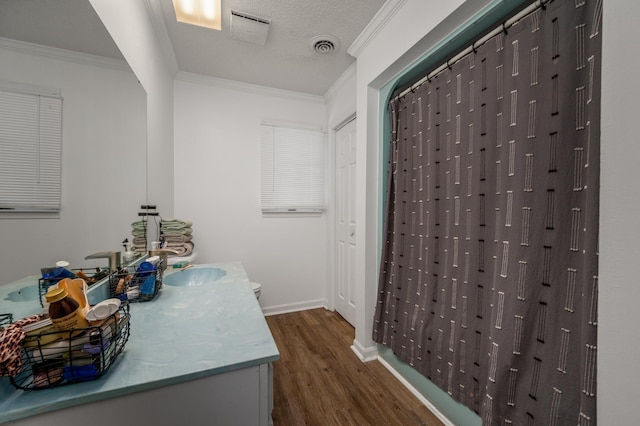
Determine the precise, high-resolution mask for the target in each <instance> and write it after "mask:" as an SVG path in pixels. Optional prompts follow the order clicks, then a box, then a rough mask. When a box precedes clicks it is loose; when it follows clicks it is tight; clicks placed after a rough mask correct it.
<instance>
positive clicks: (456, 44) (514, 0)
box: [378, 0, 532, 426]
mask: <svg viewBox="0 0 640 426" xmlns="http://www.w3.org/2000/svg"><path fill="white" fill-rule="evenodd" d="M531 3H532V1H531V0H495V1H493V2H491V3H490V4H488V5H487V6H486V7H485V8H483V9H482V10H481V11H479V12H478V13H477V14H476V15H474V17H473V19H470V20H469V21H467V22H465V23H463V24H462V25H460V26H459V27H458V28H456V29H455V30H453V31H452V32H451V34H450V35H449V37H447V38H446V39H444V40H442V41H441V42H440V43H438V44H436V45H434V46H432V47H431V48H429V49H428V50H427V51H426V52H425V53H424V54H423V55H422V56H421V57H420V58H419V59H418V60H417V61H415V62H414V63H413V64H412V65H410V66H408V67H407V68H406V69H405V70H404V71H402V72H401V73H399V74H398V75H397V76H396V77H395V78H393V79H392V80H391V81H389V82H388V83H387V84H385V85H384V86H383V87H382V88H380V96H379V99H380V105H379V125H380V128H379V130H380V133H379V134H380V135H381V138H380V144H381V154H382V155H381V156H380V164H379V170H380V173H379V178H380V179H381V185H380V186H379V187H380V188H381V193H380V194H379V195H380V196H379V200H380V205H379V209H380V215H379V217H380V224H379V234H378V243H379V244H378V247H382V245H381V241H382V236H383V233H384V219H385V214H384V210H385V208H386V206H385V203H386V200H387V197H386V194H387V164H388V162H389V144H390V141H391V122H390V121H391V120H390V115H389V108H388V105H389V101H390V100H391V98H392V96H395V95H396V94H397V93H400V92H401V91H402V90H404V89H406V88H408V87H410V86H411V84H413V83H415V82H417V81H418V80H419V79H421V78H422V77H424V76H425V75H427V73H429V72H431V71H432V70H434V69H435V68H437V67H438V66H440V65H441V64H442V63H444V62H445V61H446V60H447V58H451V57H453V56H455V55H456V54H457V53H458V52H460V51H462V50H463V49H465V48H466V47H468V46H470V45H471V43H473V41H474V40H478V39H479V38H480V37H482V36H483V35H484V34H486V33H488V32H489V31H491V30H493V29H494V28H496V27H497V26H498V25H500V24H501V23H502V22H504V21H505V20H506V19H508V18H509V17H510V16H513V15H515V14H516V13H517V12H518V11H520V10H521V9H523V8H524V7H526V6H528V5H529V4H531ZM378 354H379V356H380V357H382V359H384V360H385V361H386V362H387V363H388V364H389V365H391V366H392V367H393V368H394V369H395V370H396V371H397V372H398V373H399V374H400V375H401V376H402V377H403V378H404V379H405V380H407V382H409V383H410V384H411V385H412V386H413V387H414V388H415V389H416V390H417V391H418V392H420V393H421V394H422V395H423V396H424V397H425V398H426V399H427V400H429V401H430V402H431V403H432V404H433V406H434V407H436V408H437V409H438V410H439V411H440V413H442V414H443V415H444V416H445V417H446V418H447V419H449V420H450V421H451V423H452V424H454V425H464V426H480V425H481V424H482V420H481V418H480V417H479V416H478V415H477V414H476V413H474V412H473V411H471V410H469V409H468V408H467V407H465V406H464V405H462V404H460V403H458V402H457V401H455V400H454V399H453V398H451V396H449V394H447V393H446V392H445V391H443V390H442V389H440V388H439V387H437V386H436V385H434V384H433V383H432V382H431V381H430V380H429V379H427V378H426V377H425V376H423V375H422V374H420V373H418V372H417V371H416V370H414V369H413V368H412V367H411V366H410V365H408V364H406V363H404V362H402V361H400V360H399V359H398V358H397V357H396V356H395V355H394V354H393V352H392V351H391V349H389V348H388V347H386V346H383V345H378Z"/></svg>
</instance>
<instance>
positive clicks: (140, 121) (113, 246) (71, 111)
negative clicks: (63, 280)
mask: <svg viewBox="0 0 640 426" xmlns="http://www.w3.org/2000/svg"><path fill="white" fill-rule="evenodd" d="M2 82H5V83H10V84H11V85H12V86H13V85H15V84H18V85H28V86H31V87H33V86H38V87H43V88H50V89H55V90H58V91H59V92H60V94H61V96H62V98H63V125H62V129H63V130H62V140H63V142H62V165H63V168H62V210H61V212H60V214H59V215H55V217H45V216H42V215H40V216H37V215H33V214H32V215H31V216H29V217H25V215H24V214H22V215H21V216H20V215H18V216H17V217H11V218H9V217H7V216H0V235H2V244H0V285H2V284H6V283H9V282H12V281H15V280H17V279H20V278H23V277H26V276H29V275H38V276H39V275H40V269H41V268H46V267H51V266H55V262H56V261H59V260H66V261H68V262H70V267H71V268H94V267H95V266H106V265H107V261H108V260H107V259H92V260H85V259H84V258H85V256H87V255H89V254H92V253H95V252H101V251H108V250H122V251H123V248H122V244H121V243H122V240H123V239H125V238H128V239H129V240H131V223H132V222H134V221H136V220H138V211H139V210H140V206H141V205H142V204H147V202H146V200H147V196H146V193H147V182H146V176H147V146H146V117H147V105H146V103H147V101H146V93H145V91H144V89H143V88H142V86H141V85H140V83H139V82H138V80H137V78H136V76H135V75H134V73H133V72H132V71H131V68H129V66H128V65H127V63H126V61H125V60H124V58H123V56H122V54H121V53H120V51H119V49H118V48H117V46H116V45H115V43H114V42H113V40H112V39H111V37H110V36H109V33H108V31H107V30H106V29H105V28H104V26H103V25H102V22H101V21H100V18H99V17H98V16H97V14H96V13H95V11H94V10H93V8H92V6H91V4H90V3H89V1H88V0H56V1H50V0H2V1H1V2H0V87H1V83H2Z"/></svg>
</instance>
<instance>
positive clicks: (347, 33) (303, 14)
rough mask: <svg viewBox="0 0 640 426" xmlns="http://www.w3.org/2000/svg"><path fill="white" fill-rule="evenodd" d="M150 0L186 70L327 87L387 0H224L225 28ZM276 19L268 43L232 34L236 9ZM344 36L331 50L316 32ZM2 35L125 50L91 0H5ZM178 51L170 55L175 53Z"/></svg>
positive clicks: (0, 3)
mask: <svg viewBox="0 0 640 426" xmlns="http://www.w3.org/2000/svg"><path fill="white" fill-rule="evenodd" d="M126 1H147V3H148V4H149V5H150V9H151V10H154V9H155V10H158V11H159V13H150V17H151V19H153V20H154V21H155V24H156V28H157V29H159V31H161V32H162V33H164V34H167V35H168V36H169V37H168V38H165V37H162V36H160V37H159V40H161V42H162V43H164V44H165V51H167V52H173V56H174V58H175V63H177V67H178V69H179V70H180V71H185V72H189V73H195V74H201V75H205V76H211V77H217V78H222V79H228V80H234V81H239V82H245V83H251V84H257V85H261V86H267V87H273V88H278V89H284V90H291V91H296V92H302V93H309V94H314V95H323V94H325V93H326V91H327V90H328V89H329V88H330V87H331V85H332V84H333V82H335V81H336V79H337V78H338V77H339V76H340V75H341V74H342V73H343V72H344V71H345V70H346V69H347V67H348V66H349V65H350V64H351V63H352V62H353V61H354V58H352V57H351V56H349V55H348V54H347V53H346V51H347V49H348V48H349V46H350V45H351V43H353V41H354V40H355V39H356V37H357V36H358V35H359V34H360V33H361V32H362V30H363V29H364V28H365V27H366V25H367V24H368V23H369V21H370V20H371V19H372V18H373V16H374V15H375V14H376V13H377V12H378V10H379V9H380V8H381V7H382V5H383V4H384V0H223V3H222V16H223V19H222V31H214V30H208V29H205V28H201V27H195V26H191V25H187V24H183V23H178V22H177V21H176V20H175V13H174V11H173V6H172V0H126ZM232 9H233V10H235V11H239V12H243V13H246V14H249V15H253V16H258V17H261V18H265V19H267V20H269V21H271V25H270V28H269V33H268V37H267V41H266V43H265V45H264V46H260V45H256V44H252V43H249V42H245V41H240V40H236V39H233V38H231V36H230V30H229V29H230V11H231V10H232ZM318 35H331V36H333V37H336V38H337V39H338V40H339V47H338V49H337V50H336V51H335V52H334V53H332V54H330V55H322V54H318V53H316V52H314V51H313V50H312V49H311V47H310V42H311V39H312V38H314V37H315V36H318ZM0 37H5V38H11V39H16V40H22V41H28V42H31V43H37V44H42V45H47V46H53V47H58V48H62V49H67V50H73V51H78V52H83V53H90V54H94V55H99V56H105V57H110V58H120V59H121V58H122V55H121V54H120V51H119V50H118V48H117V47H116V46H115V44H114V43H113V41H112V40H111V37H110V36H109V33H108V32H107V30H106V29H105V28H104V26H103V25H102V23H101V22H100V19H99V18H98V17H97V15H96V14H95V12H94V11H93V8H92V7H91V5H90V4H89V2H88V0H0ZM171 62H174V61H173V58H172V61H171Z"/></svg>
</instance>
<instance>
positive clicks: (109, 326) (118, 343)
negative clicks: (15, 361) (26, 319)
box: [10, 302, 130, 390]
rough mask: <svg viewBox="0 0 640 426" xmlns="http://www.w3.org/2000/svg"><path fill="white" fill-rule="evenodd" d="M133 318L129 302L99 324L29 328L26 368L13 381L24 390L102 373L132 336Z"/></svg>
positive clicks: (22, 352) (24, 346)
mask: <svg viewBox="0 0 640 426" xmlns="http://www.w3.org/2000/svg"><path fill="white" fill-rule="evenodd" d="M129 320H130V315H129V304H128V303H126V302H125V303H122V304H121V305H120V308H119V309H118V311H117V312H115V313H114V314H113V315H111V316H109V317H107V318H106V319H105V320H104V321H103V322H102V323H101V324H99V325H95V326H90V327H85V328H76V329H72V330H65V331H62V332H61V331H57V330H54V329H53V328H52V327H51V328H48V327H43V328H42V329H40V330H45V331H42V332H38V333H37V334H35V333H29V332H27V335H26V337H25V338H24V340H23V341H22V346H21V348H20V358H21V362H22V370H21V372H20V373H18V375H16V376H12V377H10V381H11V384H12V385H13V386H15V387H16V388H18V389H22V390H41V389H49V388H52V387H57V386H63V385H70V384H74V383H81V382H87V381H91V380H96V379H98V378H100V377H102V376H103V375H105V374H106V373H107V372H108V371H109V369H110V368H111V366H112V365H113V363H114V361H115V360H116V358H117V357H118V355H120V353H121V352H122V351H123V350H124V346H125V344H126V343H127V341H128V340H129V334H130V321H129Z"/></svg>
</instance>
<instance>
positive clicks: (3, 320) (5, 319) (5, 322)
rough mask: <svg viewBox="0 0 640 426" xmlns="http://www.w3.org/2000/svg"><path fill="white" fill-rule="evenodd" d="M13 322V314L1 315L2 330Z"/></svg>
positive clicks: (0, 325) (0, 324)
mask: <svg viewBox="0 0 640 426" xmlns="http://www.w3.org/2000/svg"><path fill="white" fill-rule="evenodd" d="M12 321H13V315H12V314H0V328H2V327H4V326H5V325H9V324H11V322H12Z"/></svg>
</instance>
